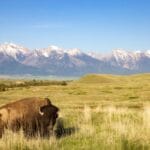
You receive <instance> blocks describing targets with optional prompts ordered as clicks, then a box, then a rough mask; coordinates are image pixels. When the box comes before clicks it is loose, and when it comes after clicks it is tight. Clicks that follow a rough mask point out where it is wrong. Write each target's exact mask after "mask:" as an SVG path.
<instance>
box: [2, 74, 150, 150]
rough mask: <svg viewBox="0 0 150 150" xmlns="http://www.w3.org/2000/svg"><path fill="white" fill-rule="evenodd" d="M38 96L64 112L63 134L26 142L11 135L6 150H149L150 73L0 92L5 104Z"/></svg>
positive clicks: (20, 136) (6, 139)
mask: <svg viewBox="0 0 150 150" xmlns="http://www.w3.org/2000/svg"><path fill="white" fill-rule="evenodd" d="M7 82H8V81H7V80H6V79H5V80H1V81H0V83H7ZM9 82H10V81H9ZM11 82H16V80H15V81H11ZM17 82H20V81H17ZM34 96H38V97H42V98H44V97H48V98H50V99H51V101H52V103H53V104H55V105H56V106H58V107H59V108H60V118H59V119H58V122H57V126H56V127H55V129H59V124H61V125H62V124H63V125H64V127H63V133H64V135H63V136H61V137H59V138H57V137H56V136H52V137H50V138H49V139H42V138H40V137H38V138H33V139H26V138H25V137H24V136H23V133H22V132H21V131H20V133H17V134H16V133H15V134H14V133H12V132H10V131H6V133H5V135H4V136H3V138H2V139H0V149H1V150H50V149H52V150H80V149H81V150H107V149H109V150H149V149H150V74H141V75H132V76H112V75H87V76H85V77H83V78H81V79H79V80H77V81H72V82H69V83H68V84H67V85H61V84H60V85H46V86H27V87H14V88H10V89H8V90H7V91H1V92H0V103H1V104H5V103H8V102H11V101H16V100H19V99H21V98H25V97H34ZM31 111H32V110H31ZM62 122H63V123H62Z"/></svg>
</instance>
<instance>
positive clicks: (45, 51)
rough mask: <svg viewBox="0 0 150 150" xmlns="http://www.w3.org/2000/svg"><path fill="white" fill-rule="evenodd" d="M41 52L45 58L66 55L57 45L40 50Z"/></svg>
mask: <svg viewBox="0 0 150 150" xmlns="http://www.w3.org/2000/svg"><path fill="white" fill-rule="evenodd" d="M39 51H40V52H41V55H42V56H44V57H50V55H52V54H54V53H55V54H62V53H64V51H63V49H62V48H60V47H57V46H55V45H51V46H49V47H48V48H44V49H41V50H39Z"/></svg>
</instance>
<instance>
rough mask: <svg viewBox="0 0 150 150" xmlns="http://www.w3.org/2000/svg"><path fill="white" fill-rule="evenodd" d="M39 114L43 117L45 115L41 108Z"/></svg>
mask: <svg viewBox="0 0 150 150" xmlns="http://www.w3.org/2000/svg"><path fill="white" fill-rule="evenodd" d="M39 114H40V115H41V116H43V115H44V112H42V111H41V108H40V109H39Z"/></svg>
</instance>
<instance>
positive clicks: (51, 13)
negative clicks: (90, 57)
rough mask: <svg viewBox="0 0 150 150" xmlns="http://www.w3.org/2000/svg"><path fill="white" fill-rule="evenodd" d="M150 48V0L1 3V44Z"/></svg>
mask: <svg viewBox="0 0 150 150" xmlns="http://www.w3.org/2000/svg"><path fill="white" fill-rule="evenodd" d="M3 42H14V43H16V44H20V45H24V46H26V47H29V48H41V47H47V46H49V45H57V46H60V47H64V48H74V47H77V48H80V49H82V50H84V51H86V50H87V51H91V50H92V51H99V52H108V51H111V50H112V49H115V48H123V49H127V50H146V49H150V0H0V43H3Z"/></svg>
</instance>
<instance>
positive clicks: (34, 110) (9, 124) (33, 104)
mask: <svg viewBox="0 0 150 150" xmlns="http://www.w3.org/2000/svg"><path fill="white" fill-rule="evenodd" d="M58 110H59V109H58V108H57V107H56V106H54V105H52V104H51V102H50V100H49V99H48V98H45V99H44V100H43V99H41V98H37V97H32V98H25V99H22V100H19V101H16V102H13V103H9V104H6V105H4V106H2V107H0V137H2V134H3V132H4V129H5V128H7V129H11V130H12V131H18V130H20V129H23V131H24V133H25V135H28V136H35V135H38V134H39V135H41V136H45V135H49V134H50V132H51V131H52V130H53V126H54V124H55V122H56V118H57V117H58V114H57V112H58Z"/></svg>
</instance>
